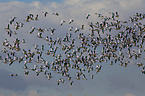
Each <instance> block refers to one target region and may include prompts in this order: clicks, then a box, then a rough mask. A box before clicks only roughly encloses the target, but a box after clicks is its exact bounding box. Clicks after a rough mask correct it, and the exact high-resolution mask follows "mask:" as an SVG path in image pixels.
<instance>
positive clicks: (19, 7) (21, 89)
mask: <svg viewBox="0 0 145 96" xmlns="http://www.w3.org/2000/svg"><path fill="white" fill-rule="evenodd" d="M144 4H145V0H37V1H35V0H16V1H15V0H0V6H1V8H0V18H1V19H0V25H1V26H0V29H1V31H0V34H1V35H0V43H2V42H3V41H4V39H5V38H8V40H14V38H16V37H18V36H19V37H20V38H26V40H27V41H28V42H29V43H27V45H22V47H24V48H26V49H29V48H30V49H33V48H32V46H31V45H32V44H33V43H38V44H41V43H42V41H41V40H38V39H35V37H32V36H29V35H27V34H25V31H27V30H29V29H30V26H37V27H43V28H44V27H46V26H50V27H55V28H58V30H59V32H60V33H61V35H60V34H59V33H58V34H56V36H58V37H59V36H60V37H61V36H63V32H65V31H66V30H67V29H68V28H69V27H70V26H68V25H65V27H62V28H61V27H60V26H59V23H60V20H61V19H63V20H66V21H69V19H71V18H72V19H74V20H75V23H73V26H76V27H78V26H80V25H81V24H83V23H87V22H88V21H95V20H96V18H95V15H94V13H101V14H104V15H106V14H108V12H116V11H117V12H119V14H120V18H121V19H124V20H128V19H129V16H133V15H134V14H135V13H137V12H138V13H145V10H144V9H145V6H144ZM43 11H48V13H54V12H58V13H60V16H59V17H56V16H53V15H51V14H50V15H49V16H48V17H47V19H45V18H44V17H43V15H42V12H43ZM29 13H32V14H34V15H36V14H40V17H39V18H40V20H39V21H38V22H36V23H35V22H32V23H26V24H25V28H26V29H23V28H22V29H20V31H19V33H18V35H16V36H14V37H12V38H9V36H8V35H7V33H6V32H5V30H4V28H5V27H6V26H7V23H8V20H9V19H10V18H11V17H12V16H16V17H17V20H18V21H19V20H21V21H23V19H24V18H25V17H26V16H27V15H28V14H29ZM88 13H89V14H91V18H90V19H89V20H88V21H85V19H84V18H85V14H88ZM108 15H109V14H108ZM97 20H98V19H97ZM86 30H87V29H86ZM33 39H35V40H33ZM0 48H1V49H2V48H3V47H2V44H0ZM0 55H2V56H4V54H3V53H2V52H1V53H0ZM18 55H19V54H18ZM143 56H145V55H143ZM141 61H143V60H141ZM144 61H145V60H144ZM134 62H136V61H132V64H130V65H129V66H128V67H121V66H119V65H118V64H116V65H113V66H110V65H107V64H106V65H104V66H103V68H102V70H101V72H99V73H98V74H97V75H96V76H95V77H94V79H93V80H92V79H88V80H86V81H85V80H74V84H73V86H70V85H69V84H68V83H67V82H66V83H65V84H60V86H58V85H57V83H56V78H57V75H56V76H55V75H54V78H52V80H50V81H48V80H47V79H46V78H45V77H44V76H43V75H40V76H36V75H35V74H34V73H31V74H30V75H28V76H26V75H24V73H23V68H22V66H21V65H20V64H18V63H16V64H14V65H13V66H8V65H7V64H4V63H0V77H1V78H0V96H144V95H145V88H144V87H145V83H144V81H145V75H144V74H142V73H141V70H142V69H141V68H138V67H137V66H136V65H135V64H134ZM11 73H17V74H18V76H16V77H10V76H9V74H11Z"/></svg>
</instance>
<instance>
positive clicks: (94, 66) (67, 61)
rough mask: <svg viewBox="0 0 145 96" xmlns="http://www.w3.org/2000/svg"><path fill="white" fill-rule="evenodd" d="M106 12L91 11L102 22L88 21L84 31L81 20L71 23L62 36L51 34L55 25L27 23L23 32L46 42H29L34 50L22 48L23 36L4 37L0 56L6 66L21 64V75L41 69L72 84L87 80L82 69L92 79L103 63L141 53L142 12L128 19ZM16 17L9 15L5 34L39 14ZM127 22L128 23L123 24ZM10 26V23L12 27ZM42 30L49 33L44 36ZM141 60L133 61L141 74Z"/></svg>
mask: <svg viewBox="0 0 145 96" xmlns="http://www.w3.org/2000/svg"><path fill="white" fill-rule="evenodd" d="M42 14H44V18H47V15H49V14H50V13H48V12H47V11H44V12H42ZM109 14H111V15H110V16H103V15H102V14H99V13H95V15H96V16H97V18H100V19H101V21H102V22H98V21H96V22H95V23H93V22H88V24H87V25H88V26H89V28H90V29H89V32H87V33H88V34H87V35H86V33H85V27H86V26H85V24H82V25H80V27H78V28H75V29H74V27H73V26H72V27H70V29H68V30H67V31H68V33H66V34H65V36H64V37H63V38H61V37H57V38H53V37H52V36H55V33H56V32H57V28H37V27H31V30H30V31H28V32H26V34H34V33H36V32H37V36H36V38H39V39H41V40H44V41H43V42H47V43H48V45H44V44H39V43H38V44H34V45H33V46H34V50H30V49H29V50H26V49H24V48H22V47H21V46H20V45H21V44H22V43H23V44H27V43H29V42H27V40H25V39H22V40H21V38H15V40H14V41H13V42H12V43H10V42H9V41H8V39H7V38H5V40H4V41H3V44H2V45H3V47H4V48H3V49H2V50H1V51H2V52H3V53H5V54H6V57H2V56H0V60H2V62H3V63H6V64H9V66H11V65H13V64H14V63H21V64H23V68H24V70H25V71H24V74H25V75H28V74H29V73H30V71H33V72H35V73H36V75H37V76H38V75H39V74H41V73H44V75H45V77H46V78H47V79H48V80H50V79H51V78H52V77H53V75H54V76H55V74H60V76H61V77H60V78H59V79H58V80H57V84H58V85H59V84H60V83H64V82H65V81H67V80H68V81H69V82H70V85H72V84H73V80H74V78H76V79H77V80H80V79H83V80H87V79H88V78H87V75H86V73H88V74H89V75H88V76H90V77H91V79H93V78H94V75H95V74H97V73H98V72H100V70H101V69H102V66H103V64H104V63H107V64H110V65H113V64H119V65H121V66H124V67H127V65H128V64H129V63H131V60H137V59H139V58H142V57H141V56H142V55H143V54H144V53H145V43H144V41H145V25H143V24H142V23H141V21H142V20H143V19H144V18H145V14H140V13H136V14H135V15H134V16H132V17H130V19H129V20H128V21H121V20H119V13H118V12H115V13H114V12H109ZM52 15H55V16H60V15H61V14H59V13H58V12H56V13H52ZM85 15H86V17H85V18H84V19H85V20H89V18H91V14H85ZM16 19H17V17H14V16H13V17H12V18H11V19H10V20H9V23H8V24H7V26H6V28H5V30H6V32H7V34H8V35H9V37H12V36H13V35H17V31H18V30H19V29H20V28H22V27H24V26H25V23H24V22H31V21H38V20H39V16H38V14H37V15H36V16H34V15H33V14H28V15H27V17H26V18H25V20H24V21H23V22H17V21H16ZM74 22H75V20H73V19H70V20H69V21H68V24H70V25H71V24H72V23H74ZM64 23H67V21H65V20H60V27H62V26H64V25H63V24H64ZM128 23H130V26H129V25H127V24H128ZM26 24H27V23H26ZM10 26H14V30H12V29H11V27H10ZM44 33H51V34H49V35H47V36H44V35H43V34H44ZM57 34H61V33H57ZM31 36H34V35H31ZM33 38H34V37H33ZM20 52H21V54H20V56H17V53H20ZM143 56H144V55H143ZM50 57H52V59H50ZM144 59H145V58H143V60H144ZM143 60H142V61H143ZM51 61H52V62H51ZM103 62H104V63H103ZM143 63H144V62H140V61H139V62H136V63H135V64H136V65H137V66H138V67H142V73H143V74H145V65H144V64H143ZM93 72H94V73H95V74H94V73H93ZM52 74H53V75H52ZM10 76H18V74H10Z"/></svg>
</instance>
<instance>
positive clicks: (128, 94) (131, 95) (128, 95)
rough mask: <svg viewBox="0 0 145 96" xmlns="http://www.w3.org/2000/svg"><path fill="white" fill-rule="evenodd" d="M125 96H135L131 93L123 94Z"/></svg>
mask: <svg viewBox="0 0 145 96" xmlns="http://www.w3.org/2000/svg"><path fill="white" fill-rule="evenodd" d="M125 96H136V95H134V94H131V93H127V94H125Z"/></svg>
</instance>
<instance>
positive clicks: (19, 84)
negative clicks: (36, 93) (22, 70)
mask: <svg viewBox="0 0 145 96" xmlns="http://www.w3.org/2000/svg"><path fill="white" fill-rule="evenodd" d="M10 74H11V72H9V71H7V70H4V69H0V77H1V79H0V88H4V89H8V90H13V91H18V90H25V89H26V88H27V87H28V84H27V83H26V82H25V80H24V79H23V78H22V77H20V76H17V77H10Z"/></svg>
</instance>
